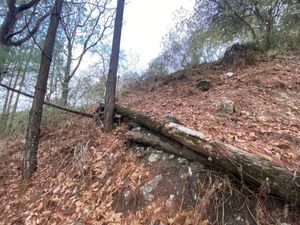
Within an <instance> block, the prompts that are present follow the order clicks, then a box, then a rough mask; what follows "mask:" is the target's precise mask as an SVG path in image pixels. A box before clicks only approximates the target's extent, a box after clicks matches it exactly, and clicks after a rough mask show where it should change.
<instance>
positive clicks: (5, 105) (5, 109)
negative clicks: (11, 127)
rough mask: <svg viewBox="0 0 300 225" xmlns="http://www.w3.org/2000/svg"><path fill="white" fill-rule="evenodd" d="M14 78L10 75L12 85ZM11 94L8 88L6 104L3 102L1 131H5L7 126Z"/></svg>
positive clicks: (0, 119) (0, 121) (0, 118)
mask: <svg viewBox="0 0 300 225" xmlns="http://www.w3.org/2000/svg"><path fill="white" fill-rule="evenodd" d="M12 80H13V77H10V80H9V86H11V83H12ZM9 95H10V90H8V89H7V91H6V95H5V100H4V104H3V108H2V113H1V117H0V131H1V132H4V131H5V128H6V122H5V117H6V112H7V105H8V100H9Z"/></svg>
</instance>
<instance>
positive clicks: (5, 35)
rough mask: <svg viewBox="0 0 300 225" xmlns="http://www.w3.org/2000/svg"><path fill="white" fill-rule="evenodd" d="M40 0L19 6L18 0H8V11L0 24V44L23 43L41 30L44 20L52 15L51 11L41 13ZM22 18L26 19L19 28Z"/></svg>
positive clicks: (15, 44)
mask: <svg viewBox="0 0 300 225" xmlns="http://www.w3.org/2000/svg"><path fill="white" fill-rule="evenodd" d="M40 1H41V0H31V1H29V2H28V3H25V4H21V5H19V6H17V5H18V4H17V0H6V4H7V11H6V15H5V17H4V20H3V23H2V24H1V26H0V45H6V46H18V45H21V44H23V43H24V42H26V41H28V40H29V39H30V38H31V36H32V35H34V34H35V33H36V32H37V31H38V30H39V27H40V26H41V24H42V22H43V21H44V20H45V19H46V18H47V17H48V16H49V15H50V12H46V13H44V14H40V13H39V11H40V10H38V7H37V6H38V4H39V3H40ZM37 15H38V16H37ZM26 16H27V17H26ZM22 18H24V20H25V21H24V22H22V26H20V27H18V28H17V26H16V25H17V22H18V21H20V20H21V19H22ZM26 18H27V19H26ZM30 27H31V28H30ZM15 37H17V39H16V40H14V38H15Z"/></svg>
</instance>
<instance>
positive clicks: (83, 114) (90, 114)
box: [0, 83, 95, 118]
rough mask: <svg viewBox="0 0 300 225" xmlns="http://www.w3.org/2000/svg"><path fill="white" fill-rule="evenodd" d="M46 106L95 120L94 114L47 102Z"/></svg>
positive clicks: (18, 91)
mask: <svg viewBox="0 0 300 225" xmlns="http://www.w3.org/2000/svg"><path fill="white" fill-rule="evenodd" d="M0 86H1V87H4V88H6V89H7V90H10V91H13V92H17V93H19V94H21V95H24V96H26V97H28V98H32V99H34V96H33V95H31V94H28V93H24V92H22V91H20V90H17V89H14V88H12V87H10V86H8V85H5V84H1V83H0ZM44 104H45V105H48V106H51V107H54V108H57V109H60V110H63V111H66V112H69V113H74V114H77V115H81V116H85V117H89V118H95V115H94V114H92V113H86V112H81V111H77V110H75V109H70V108H66V107H63V106H60V105H57V104H53V103H50V102H46V101H45V102H44Z"/></svg>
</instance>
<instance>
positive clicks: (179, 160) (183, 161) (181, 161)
mask: <svg viewBox="0 0 300 225" xmlns="http://www.w3.org/2000/svg"><path fill="white" fill-rule="evenodd" d="M177 160H178V162H179V163H185V162H188V160H187V159H185V158H181V157H178V159H177Z"/></svg>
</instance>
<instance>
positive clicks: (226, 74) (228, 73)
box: [225, 72, 234, 78]
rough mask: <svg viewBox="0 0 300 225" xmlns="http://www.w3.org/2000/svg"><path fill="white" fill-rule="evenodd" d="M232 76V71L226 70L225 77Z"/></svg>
mask: <svg viewBox="0 0 300 225" xmlns="http://www.w3.org/2000/svg"><path fill="white" fill-rule="evenodd" d="M233 76H234V73H233V72H227V73H225V77H229V78H230V77H233Z"/></svg>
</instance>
